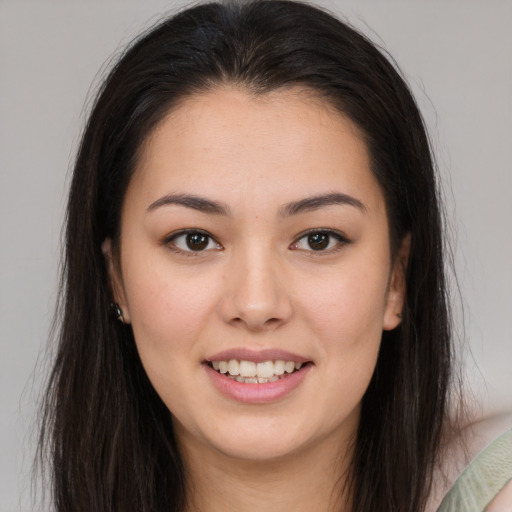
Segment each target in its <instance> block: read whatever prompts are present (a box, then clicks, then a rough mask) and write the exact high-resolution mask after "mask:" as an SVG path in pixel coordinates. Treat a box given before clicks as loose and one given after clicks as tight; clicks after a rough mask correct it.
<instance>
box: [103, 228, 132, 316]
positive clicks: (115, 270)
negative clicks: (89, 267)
mask: <svg viewBox="0 0 512 512" xmlns="http://www.w3.org/2000/svg"><path fill="white" fill-rule="evenodd" d="M101 252H102V253H103V257H104V258H105V265H106V267H107V271H108V276H109V282H110V289H111V291H112V299H113V301H114V302H115V303H116V304H117V305H118V306H119V307H120V308H121V311H122V312H123V321H124V323H126V324H129V323H130V322H131V320H130V312H129V310H128V305H127V303H126V296H125V293H124V286H123V280H122V279H121V272H120V268H119V265H118V264H117V262H116V261H115V258H114V255H113V253H112V240H111V239H110V238H105V240H104V241H103V243H102V244H101Z"/></svg>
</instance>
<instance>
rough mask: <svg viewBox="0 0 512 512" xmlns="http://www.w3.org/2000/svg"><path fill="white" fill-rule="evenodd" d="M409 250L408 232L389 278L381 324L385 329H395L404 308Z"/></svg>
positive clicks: (409, 239) (409, 235)
mask: <svg viewBox="0 0 512 512" xmlns="http://www.w3.org/2000/svg"><path fill="white" fill-rule="evenodd" d="M410 251H411V234H410V233H408V234H407V235H406V236H405V237H404V238H403V239H402V242H401V244H400V248H399V249H398V253H397V255H396V257H395V261H394V263H393V269H392V271H391V276H390V279H389V286H388V293H387V298H386V310H385V312H384V322H383V326H382V328H383V329H384V330H385V331H391V330H393V329H395V328H396V327H398V325H399V324H400V322H401V321H402V310H403V308H404V303H405V293H406V285H407V283H406V277H405V276H406V271H407V264H408V262H409V253H410Z"/></svg>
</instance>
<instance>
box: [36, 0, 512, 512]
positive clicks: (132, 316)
mask: <svg viewBox="0 0 512 512" xmlns="http://www.w3.org/2000/svg"><path fill="white" fill-rule="evenodd" d="M433 167H434V166H433V162H432V158H431V154H430V148H429V143H428V139H427V137H426V134H425V130H424V127H423V123H422V119H421V116H420V114H419V112H418V109H417V107H416V105H415V103H414V100H413V98H412V96H411V94H410V92H409V90H408V88H407V87H406V85H405V84H404V81H403V79H402V78H401V77H400V76H399V74H398V73H397V71H396V70H395V69H394V67H393V66H392V65H391V64H390V63H389V62H388V61H387V60H386V59H385V58H384V57H383V55H382V54H381V53H380V52H379V51H378V50H377V49H376V48H375V47H374V46H373V45H372V44H371V43H369V42H368V41H367V40H366V39H365V38H364V37H362V36H361V35H360V34H358V33H356V32H355V31H354V30H352V29H351V28H349V27H347V26H346V25H344V24H342V23H341V22H339V21H337V20H335V19H333V18H332V17H331V16H329V15H327V14H325V13H323V12H321V11H319V10H317V9H315V8H313V7H311V6H307V5H304V4H300V3H294V2H287V1H284V2H282V1H268V2H253V3H247V4H243V5H236V4H235V5H226V6H222V5H217V4H206V5H202V6H198V7H196V8H192V9H189V10H187V11H184V12H183V13H181V14H179V15H177V16H175V17H174V18H170V19H168V20H166V21H164V22H163V23H161V24H160V25H159V26H157V27H155V28H154V29H152V30H151V31H150V32H149V33H148V34H146V35H145V36H143V37H141V38H140V39H139V40H138V41H136V42H135V43H134V44H133V45H132V47H131V48H130V49H129V50H128V51H127V52H126V53H125V55H124V56H123V57H122V58H121V60H120V61H119V62H118V64H117V65H116V66H115V68H114V69H113V70H112V72H111V74H110V75H109V77H108V78H107V79H106V81H105V83H104V85H103V87H102V89H101V91H100V93H99V95H98V98H97V101H96V104H95V106H94V108H93V111H92V114H91V116H90V119H89V122H88V124H87V127H86V130H85V133H84V136H83V140H82V143H81V147H80V150H79V154H78V158H77V162H76V166H75V171H74V175H73V182H72V186H71V193H70V198H69V206H68V218H67V238H66V241H67V244H66V258H67V259H66V268H65V274H64V279H65V280H64V286H65V295H64V298H63V304H62V310H63V323H62V329H61V334H60V346H59V352H58V356H57V361H56V363H55V366H54V370H53V373H52V376H51V381H50V385H49V389H48V394H47V401H46V404H45V411H46V413H45V417H44V429H43V436H42V439H43V441H42V446H43V447H44V443H45V442H46V443H47V446H49V448H50V451H51V457H52V471H53V473H52V476H53V485H54V486H53V489H54V500H55V504H56V509H57V510H59V511H64V510H66V511H67V510H73V511H81V510H84V511H85V510H87V511H90V510H109V511H110V510H119V511H128V510H137V511H140V510H148V511H149V510H151V511H153V510H176V511H192V510H200V511H208V510H232V509H235V508H236V509H237V510H253V509H255V508H256V507H259V508H261V509H263V510H266V509H270V508H271V507H276V506H277V507H279V508H280V509H281V510H315V509H316V510H322V511H324V510H340V511H341V510H342V511H358V512H359V511H374V510H396V511H402V510H404V511H405V510H410V511H420V510H426V509H427V508H426V507H429V509H431V510H433V507H435V505H436V502H435V501H436V499H438V498H436V497H435V492H434V487H433V479H434V478H436V477H435V471H436V469H437V468H439V467H440V466H441V465H442V464H441V459H442V458H444V459H445V460H446V458H447V453H448V452H447V450H446V449H445V450H443V451H442V450H441V446H442V444H446V443H447V442H448V441H449V440H450V439H451V438H452V437H453V435H454V432H456V429H455V428H454V427H453V426H451V427H450V424H449V421H448V409H449V406H450V404H449V399H448V398H449V389H450V382H451V380H450V379H451V373H452V361H451V352H452V346H451V335H450V323H449V314H448V311H447V300H446V286H445V279H444V275H443V238H442V231H441V218H440V212H439V205H438V199H437V185H436V177H435V174H434V169H433ZM508 478H510V477H508ZM438 482H439V481H438V480H436V482H435V483H436V484H438ZM505 483H506V480H505V481H503V482H501V483H500V488H501V487H503V485H504V484H505ZM441 487H442V485H441ZM498 491H499V489H498ZM496 492H497V491H496ZM433 496H434V497H433ZM487 498H489V499H487ZM486 499H487V501H486V503H485V504H484V506H485V505H487V503H488V502H489V501H490V499H492V496H487V497H486ZM429 500H430V501H429ZM438 501H439V499H438ZM446 506H448V505H446Z"/></svg>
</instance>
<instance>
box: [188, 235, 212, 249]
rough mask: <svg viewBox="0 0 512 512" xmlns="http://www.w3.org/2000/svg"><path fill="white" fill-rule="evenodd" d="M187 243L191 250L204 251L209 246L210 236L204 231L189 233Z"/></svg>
mask: <svg viewBox="0 0 512 512" xmlns="http://www.w3.org/2000/svg"><path fill="white" fill-rule="evenodd" d="M186 244H187V247H188V248H189V249H190V250H191V251H202V250H203V249H206V247H207V246H208V236H207V235H203V234H202V233H189V234H188V235H187V237H186Z"/></svg>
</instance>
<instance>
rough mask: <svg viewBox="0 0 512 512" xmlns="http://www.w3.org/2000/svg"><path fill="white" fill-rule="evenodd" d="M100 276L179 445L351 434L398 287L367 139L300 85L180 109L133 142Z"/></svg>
mask: <svg viewBox="0 0 512 512" xmlns="http://www.w3.org/2000/svg"><path fill="white" fill-rule="evenodd" d="M105 247H106V251H107V253H108V252H109V244H108V242H107V244H106V246H105ZM115 268H116V267H115V265H114V266H112V277H113V282H114V289H115V295H116V299H117V301H118V302H119V304H120V306H121V308H122V310H123V313H124V318H125V320H126V321H127V322H129V323H131V325H132V328H133V332H134V335H135V340H136V344H137V348H138V351H139V354H140V357H141V360H142V363H143V365H144V368H145V370H146V372H147V375H148V377H149V379H150V380H151V382H152V384H153V386H154V388H155V390H156V391H157V393H158V394H159V396H160V397H161V398H162V400H163V401H164V403H165V404H166V405H167V407H168V408H169V410H170V411H171V413H172V415H173V422H174V425H175V429H176V433H177V436H178V440H179V441H180V442H181V443H182V444H183V445H184V446H185V447H187V446H189V447H191V448H192V447H194V446H201V447H202V449H206V448H208V449H212V450H214V451H216V453H222V454H224V455H229V456H231V457H236V458H242V459H249V460H263V459H269V458H273V457H280V456H286V455H287V454H297V453H301V451H302V450H307V449H319V447H321V446H325V445H326V443H331V445H332V446H337V445H339V443H340V442H341V441H342V440H343V439H344V440H345V441H347V440H348V439H350V438H351V436H353V435H354V433H355V430H356V428H357V424H358V419H359V408H360V403H361V398H362V396H363V394H364V392H365V390H366V388H367V386H368V384H369V381H370V378H371V376H372V373H373V370H374V367H375V364H376V359H377V354H378V351H379V345H380V340H381V334H382V331H383V330H385V329H393V328H395V327H396V326H397V324H398V323H399V319H398V316H397V315H398V313H399V312H400V311H401V307H402V288H403V282H402V273H401V270H400V269H401V265H398V264H397V265H393V264H392V261H391V259H390V241H389V235H388V222H387V216H386V208H385V203H384V199H383V195H382V192H381V190H380V188H379V186H378V184H377V182H376V180H375V178H374V176H373V174H372V172H371V171H370V166H369V158H368V154H367V149H366V147H365V144H364V143H363V141H362V139H361V137H360V135H359V133H358V130H357V129H356V127H355V125H354V124H352V123H351V122H350V121H349V120H348V119H346V118H344V117H343V116H341V115H340V114H339V113H337V112H335V111H334V109H331V108H329V106H328V105H326V104H324V103H322V102H321V101H320V100H317V99H314V98H312V96H311V95H308V94H307V92H305V91H301V90H299V89H293V90H287V91H278V92H274V93H269V94H264V95H261V96H257V97H255V96H251V95H249V94H248V93H247V92H245V91H244V90H242V89H236V88H228V87H225V88H219V89H216V90H214V91H210V92H206V93H204V94H201V95H195V96H192V97H190V98H188V99H187V100H186V101H184V102H182V103H181V104H180V106H179V107H178V108H176V109H174V110H173V111H172V112H171V113H170V114H169V115H168V116H167V117H166V118H165V119H164V120H163V121H162V122H161V123H160V125H159V126H158V127H157V129H156V130H155V131H154V132H153V133H152V135H151V136H150V138H149V139H148V141H147V143H146V144H145V147H144V151H143V153H142V157H141V160H140V163H139V165H138V168H137V170H136V172H135V174H134V176H133V178H132V180H131V182H130V185H129V187H128V190H127V193H126V197H125V201H124V207H123V211H122V226H121V242H120V267H119V268H120V270H119V271H116V270H114V269H115ZM300 364H302V366H301V367H300V368H299V369H298V370H297V369H296V367H297V368H298V367H299V366H300ZM225 372H227V373H225ZM290 372H291V373H290ZM255 373H256V375H255ZM240 374H241V375H240ZM237 378H238V380H237ZM240 381H241V382H240Z"/></svg>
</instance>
